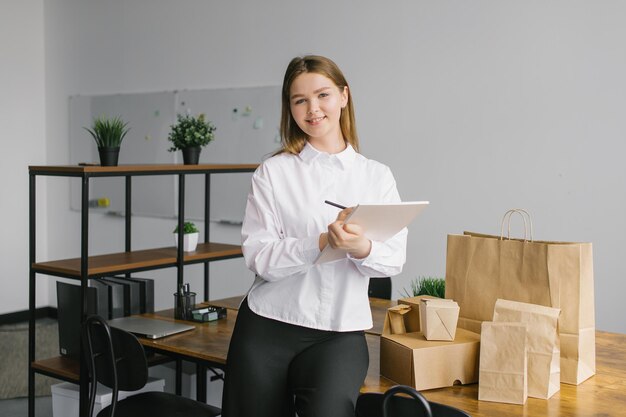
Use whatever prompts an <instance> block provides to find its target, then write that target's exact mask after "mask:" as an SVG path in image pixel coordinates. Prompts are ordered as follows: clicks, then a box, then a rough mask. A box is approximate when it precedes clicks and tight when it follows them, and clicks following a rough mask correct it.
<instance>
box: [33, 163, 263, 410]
mask: <svg viewBox="0 0 626 417" xmlns="http://www.w3.org/2000/svg"><path fill="white" fill-rule="evenodd" d="M35 168H36V169H32V168H31V169H29V295H28V304H29V321H28V334H29V339H28V416H29V417H34V415H35V374H36V373H39V374H42V375H47V376H51V377H54V378H59V379H63V380H67V378H63V377H60V376H59V375H56V374H54V373H53V372H47V371H42V370H39V369H34V368H33V366H32V364H33V362H35V346H36V337H35V318H36V317H35V315H36V312H35V304H36V300H35V298H36V286H37V283H36V275H37V273H43V274H46V275H50V276H59V277H66V278H74V279H76V277H75V276H69V275H67V274H64V273H56V272H55V273H51V272H50V271H43V270H40V269H38V268H36V267H35V263H36V231H37V229H36V227H37V224H36V191H37V189H36V188H37V176H56V177H77V178H80V179H81V181H82V184H81V244H80V247H81V248H80V281H81V293H82V297H81V300H80V306H81V311H82V314H83V317H82V320H84V319H85V316H86V313H85V312H86V310H85V308H86V305H87V280H88V279H89V278H90V276H89V275H88V271H89V182H90V179H91V178H96V177H125V198H126V201H125V250H126V251H127V252H130V251H131V246H132V229H131V225H132V224H131V213H132V210H131V209H132V201H131V200H132V177H134V176H155V175H178V184H179V187H178V230H183V223H184V217H185V216H184V214H185V176H186V175H196V174H204V175H205V207H204V241H205V242H206V243H208V242H210V239H209V230H210V198H209V197H210V192H211V173H245V172H252V171H254V169H250V168H229V167H227V166H225V167H223V168H209V169H207V168H202V166H198V167H197V169H193V168H195V167H192V169H189V167H186V169H185V170H181V169H176V168H163V169H157V170H149V171H136V170H128V171H125V170H123V169H119V168H117V169H114V170H102V171H99V170H98V171H88V170H76V171H59V170H57V169H52V168H50V167H35ZM237 257H240V255H227V256H221V257H215V258H211V259H206V260H198V261H190V262H187V264H195V263H204V301H209V298H210V297H209V289H210V288H209V287H210V286H209V278H210V275H209V274H210V269H209V263H210V262H214V261H218V260H223V259H230V258H237ZM172 266H175V267H176V268H177V279H176V284H177V285H176V289H177V291H178V288H180V286H181V285H182V284H183V278H184V266H185V260H184V251H183V233H179V234H178V251H177V259H176V263H175V264H172V265H169V264H168V265H161V266H158V267H145V268H134V269H129V270H126V271H125V274H126V276H127V277H129V276H130V274H131V273H133V272H139V271H146V270H155V269H163V268H168V267H172ZM104 275H107V274H102V276H104ZM99 276H100V274H94V275H92V276H91V278H97V277H99ZM81 350H82V348H81ZM162 353H163V354H167V355H169V356H173V357H175V358H176V392H177V394H180V392H181V386H182V383H181V369H182V366H181V362H182V359H181V357H179V356H177V355H172V354H171V353H170V352H162ZM196 369H197V375H196V389H197V399H198V400H199V401H206V370H207V369H210V370H212V371H213V373H214V374H216V377H217V378H219V374H217V372H215V370H213V369H212V368H210V367H209V368H207V366H206V365H205V364H201V363H198V362H197V363H196ZM87 374H88V371H87V366H86V364H85V363H84V358H82V357H81V363H80V382H79V386H80V391H79V392H80V406H79V407H80V415H81V416H86V415H87V413H88V403H87V401H86V399H87V398H88V395H87V394H88V383H87V382H84V383H83V381H88V380H89V378H88V375H87ZM214 378H215V377H212V378H211V379H214ZM72 382H74V381H72Z"/></svg>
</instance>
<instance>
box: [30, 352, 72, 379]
mask: <svg viewBox="0 0 626 417" xmlns="http://www.w3.org/2000/svg"><path fill="white" fill-rule="evenodd" d="M31 366H32V368H33V369H35V370H36V371H39V372H41V373H43V374H46V375H58V376H59V377H60V378H62V379H64V380H66V381H74V382H76V383H78V380H79V375H80V364H79V362H78V359H70V358H66V357H64V356H56V357H54V358H48V359H42V360H38V361H35V362H33V363H32V365H31Z"/></svg>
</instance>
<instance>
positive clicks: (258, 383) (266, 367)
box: [222, 300, 369, 417]
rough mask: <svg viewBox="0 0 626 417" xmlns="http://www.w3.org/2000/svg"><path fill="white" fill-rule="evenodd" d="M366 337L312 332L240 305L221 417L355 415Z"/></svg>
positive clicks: (366, 359)
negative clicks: (269, 317) (266, 316)
mask: <svg viewBox="0 0 626 417" xmlns="http://www.w3.org/2000/svg"><path fill="white" fill-rule="evenodd" d="M368 363H369V354H368V351H367V342H366V340H365V334H364V333H363V332H362V331H358V332H332V331H324V330H316V329H310V328H306V327H301V326H295V325H292V324H288V323H283V322H280V321H277V320H272V319H268V318H265V317H261V316H259V315H257V314H255V313H253V312H252V311H251V310H250V309H249V308H248V303H247V300H244V302H243V303H242V305H241V308H240V309H239V313H238V315H237V322H236V324H235V329H234V331H233V336H232V339H231V342H230V348H229V351H228V359H227V366H226V379H225V381H224V394H223V397H222V416H223V417H293V416H294V415H295V412H297V413H298V416H299V417H335V416H336V417H354V405H355V402H356V398H357V396H358V394H359V389H360V388H361V385H362V384H363V381H364V380H365V376H366V374H367V367H368Z"/></svg>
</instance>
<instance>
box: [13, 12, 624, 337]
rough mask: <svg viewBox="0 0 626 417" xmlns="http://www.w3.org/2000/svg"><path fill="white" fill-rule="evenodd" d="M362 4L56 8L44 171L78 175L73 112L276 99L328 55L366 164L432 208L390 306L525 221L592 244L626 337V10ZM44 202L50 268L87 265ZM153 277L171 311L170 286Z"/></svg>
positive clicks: (49, 40) (117, 242)
mask: <svg viewBox="0 0 626 417" xmlns="http://www.w3.org/2000/svg"><path fill="white" fill-rule="evenodd" d="M358 3H359V4H358V7H357V4H356V2H349V1H346V2H335V1H330V0H322V1H319V2H317V3H316V4H315V6H314V7H312V5H311V3H309V2H303V1H292V2H282V1H278V0H273V1H263V2H257V1H252V0H248V1H238V2H223V1H207V0H184V1H179V2H171V1H165V0H160V1H155V0H126V1H122V0H110V1H107V2H102V1H96V0H89V1H87V0H48V1H47V2H46V5H45V45H46V72H45V74H46V115H47V123H46V129H47V145H48V152H47V163H49V164H63V163H67V162H68V154H69V151H68V128H67V123H68V122H67V120H68V114H67V107H68V106H67V99H68V96H70V95H74V94H98V93H118V92H143V91H162V90H173V89H184V88H210V87H224V86H255V85H272V84H280V82H281V80H282V75H283V71H284V68H285V66H286V64H287V62H288V60H289V59H290V58H292V57H293V56H295V55H299V54H305V53H319V54H323V55H327V56H329V57H331V58H333V59H334V60H336V62H337V63H338V64H339V65H340V66H341V67H342V68H343V70H344V72H345V74H346V76H347V78H348V80H349V81H350V82H351V86H352V89H353V93H354V98H355V103H356V109H357V120H358V125H359V131H360V135H361V141H362V151H363V153H364V154H365V155H366V156H369V157H372V158H375V159H378V160H380V161H382V162H384V163H386V164H388V165H390V166H391V167H392V169H393V171H394V173H395V175H396V178H397V182H398V186H399V189H400V193H401V195H402V196H403V198H404V199H405V200H413V199H428V200H431V202H432V206H431V207H430V208H429V209H428V210H427V211H426V212H425V213H424V215H423V216H422V217H421V218H420V219H418V220H417V222H416V223H415V224H414V225H413V226H412V227H411V230H410V241H409V252H408V262H407V265H406V267H405V271H404V272H403V274H402V275H401V276H399V277H397V278H395V279H394V286H395V289H396V294H395V295H399V293H400V290H402V289H403V288H406V287H408V286H409V282H410V281H411V280H412V279H414V278H416V277H418V276H422V275H436V276H444V274H445V256H446V254H445V242H446V235H447V234H448V233H458V232H461V231H463V230H475V231H480V232H485V233H497V232H498V231H499V220H500V217H501V215H502V214H503V213H504V212H505V211H506V210H507V209H508V208H511V207H525V208H527V209H528V210H530V211H531V212H532V214H533V215H534V219H535V232H536V236H535V237H536V238H538V239H546V240H574V241H592V242H593V243H594V250H595V253H594V257H595V259H594V260H595V280H596V285H595V287H596V311H597V315H596V317H597V327H598V328H599V329H603V330H610V331H618V332H626V323H624V321H623V319H622V318H623V317H624V315H625V312H626V309H625V308H624V307H623V303H622V302H621V298H622V297H621V295H622V293H623V292H624V290H625V289H626V284H624V280H623V279H622V277H623V276H624V272H625V266H624V264H622V263H621V262H620V261H619V259H620V258H621V252H622V248H623V247H624V246H625V244H626V237H625V236H626V235H625V234H624V230H625V229H626V228H625V226H626V224H625V220H624V216H623V213H624V211H625V210H626V194H625V193H624V185H625V182H626V181H625V180H626V168H625V165H624V164H623V161H622V159H623V154H624V151H626V149H625V148H626V145H624V132H625V129H624V128H625V123H626V122H625V121H624V120H626V118H624V117H623V109H624V108H625V106H624V105H625V104H626V103H624V101H625V100H626V91H625V90H626V82H625V81H624V77H623V74H624V73H626V54H624V49H623V39H626V26H625V25H623V21H624V15H625V14H626V4H625V3H623V2H618V1H596V2H588V1H552V2H543V1H527V2H519V1H486V0H483V1H473V2H467V1H451V0H447V1H408V0H407V1H400V2H393V3H387V4H383V3H381V2H358ZM21 117H24V116H21ZM22 167H23V165H22ZM48 194H49V195H48V200H47V202H48V204H47V210H48V213H49V218H48V219H49V220H48V232H49V240H48V250H49V256H50V258H58V257H66V256H77V254H78V248H79V240H78V236H79V231H78V226H79V218H78V215H77V214H76V213H73V212H70V211H69V208H68V207H69V190H68V186H67V181H60V180H50V186H49V188H48ZM92 217H93V218H92V222H91V223H92V234H91V235H92V238H93V239H92V241H91V244H92V246H91V253H102V252H106V251H109V250H120V249H121V248H122V247H123V240H122V238H121V236H122V231H123V224H122V221H121V220H119V219H111V218H104V217H98V216H92ZM169 223H170V222H166V221H163V220H159V219H136V220H135V222H134V235H135V244H136V247H149V246H152V245H154V244H160V243H164V244H169V239H170V235H169V230H170V227H171V225H170V224H169ZM212 233H213V235H214V236H215V237H216V238H221V239H223V240H224V241H226V242H232V243H236V242H237V241H238V234H237V231H236V230H232V229H227V228H225V229H215V232H213V231H212ZM73 236H75V238H72V237H73ZM68 237H70V239H69V241H68ZM59 238H63V239H64V241H63V242H64V244H63V245H59V244H58V243H57V242H58V239H59ZM72 239H73V240H72ZM211 271H212V274H213V276H214V279H213V281H212V285H213V287H212V297H221V296H228V295H234V294H237V293H241V292H242V291H244V290H245V289H246V288H247V286H248V285H249V284H250V282H251V276H250V274H249V273H248V272H247V271H245V268H243V264H242V262H241V260H235V261H228V262H226V263H224V264H221V263H220V264H213V265H212V266H211ZM190 272H191V273H192V274H191V275H190V276H192V277H193V278H191V282H192V287H195V288H199V285H200V284H199V278H198V277H199V275H200V273H199V268H198V269H194V268H190ZM146 275H153V276H157V277H159V283H160V285H158V288H159V294H158V295H159V304H160V305H158V307H166V306H170V305H171V304H170V303H171V293H172V292H173V285H171V283H172V282H173V279H174V276H175V271H174V270H173V269H172V270H166V271H159V272H158V273H155V274H146ZM50 298H51V300H50V302H51V303H52V304H54V292H53V291H51V297H50Z"/></svg>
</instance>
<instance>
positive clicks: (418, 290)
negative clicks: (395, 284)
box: [404, 277, 446, 298]
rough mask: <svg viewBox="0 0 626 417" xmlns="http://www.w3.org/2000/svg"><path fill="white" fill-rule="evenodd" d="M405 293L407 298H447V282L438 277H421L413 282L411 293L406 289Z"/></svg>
mask: <svg viewBox="0 0 626 417" xmlns="http://www.w3.org/2000/svg"><path fill="white" fill-rule="evenodd" d="M404 293H405V295H406V296H407V297H415V296H418V295H432V296H433V297H439V298H445V296H446V280H445V278H437V277H419V278H418V279H414V280H413V281H411V290H410V292H409V291H408V290H407V289H406V288H405V289H404Z"/></svg>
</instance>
